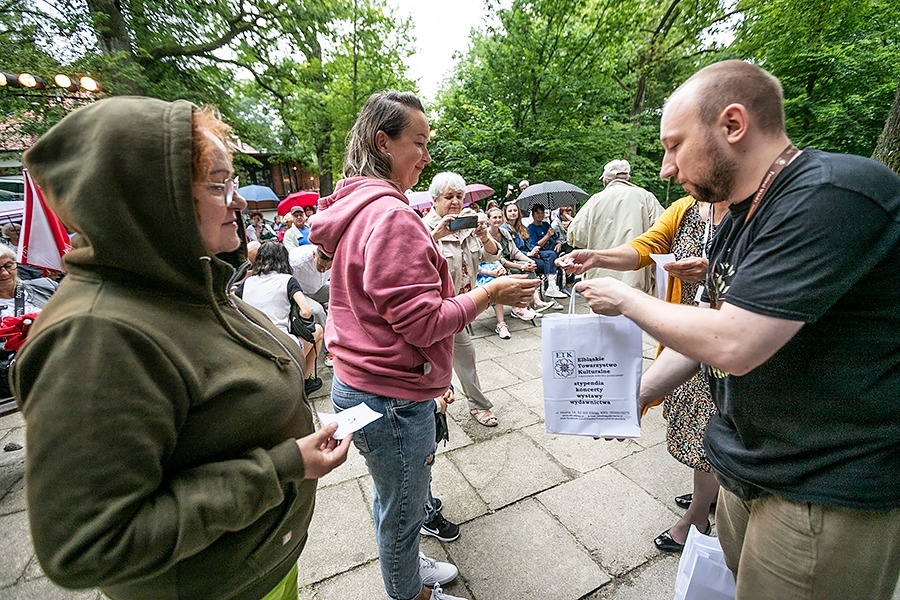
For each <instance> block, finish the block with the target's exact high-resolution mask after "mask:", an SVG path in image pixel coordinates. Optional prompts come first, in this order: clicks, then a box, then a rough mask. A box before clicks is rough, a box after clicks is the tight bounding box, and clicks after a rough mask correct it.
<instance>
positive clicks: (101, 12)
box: [87, 0, 131, 54]
mask: <svg viewBox="0 0 900 600" xmlns="http://www.w3.org/2000/svg"><path fill="white" fill-rule="evenodd" d="M87 5H88V10H90V11H91V18H92V19H93V21H94V33H95V34H96V36H97V45H98V46H99V48H100V51H101V52H102V53H103V54H115V53H117V52H127V53H128V54H131V36H130V35H129V34H128V26H127V25H126V24H125V16H124V15H123V14H122V10H121V7H120V6H119V3H118V2H117V1H116V0H87Z"/></svg>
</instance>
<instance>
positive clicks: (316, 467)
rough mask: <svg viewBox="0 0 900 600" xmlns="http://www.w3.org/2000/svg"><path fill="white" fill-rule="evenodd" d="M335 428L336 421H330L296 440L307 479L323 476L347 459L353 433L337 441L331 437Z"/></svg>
mask: <svg viewBox="0 0 900 600" xmlns="http://www.w3.org/2000/svg"><path fill="white" fill-rule="evenodd" d="M337 428H338V426H337V423H330V424H328V425H326V426H325V427H323V428H322V429H319V430H318V431H316V432H314V433H311V434H309V435H307V436H305V437H302V438H300V439H299V440H297V447H298V448H299V449H300V455H301V456H302V457H303V469H304V473H305V474H306V478H307V479H318V478H320V477H324V476H325V475H327V474H329V473H331V471H333V470H334V469H336V468H337V467H339V466H341V465H342V464H344V461H345V460H347V451H348V450H350V442H351V440H352V439H353V434H352V433H351V434H350V435H348V436H347V437H345V438H344V439H343V440H340V441H338V440H336V439H334V438H333V437H331V436H333V435H334V432H335V431H337Z"/></svg>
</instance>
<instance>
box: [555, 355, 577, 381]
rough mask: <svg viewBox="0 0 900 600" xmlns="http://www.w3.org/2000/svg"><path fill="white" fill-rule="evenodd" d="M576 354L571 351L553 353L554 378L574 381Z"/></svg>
mask: <svg viewBox="0 0 900 600" xmlns="http://www.w3.org/2000/svg"><path fill="white" fill-rule="evenodd" d="M575 373H576V371H575V353H574V352H572V351H571V350H559V351H555V352H554V353H553V377H554V378H555V379H572V378H573V377H575Z"/></svg>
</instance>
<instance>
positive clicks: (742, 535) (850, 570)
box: [716, 489, 900, 600]
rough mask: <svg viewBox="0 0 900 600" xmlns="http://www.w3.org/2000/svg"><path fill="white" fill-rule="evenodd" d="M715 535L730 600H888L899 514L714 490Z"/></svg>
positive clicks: (899, 558)
mask: <svg viewBox="0 0 900 600" xmlns="http://www.w3.org/2000/svg"><path fill="white" fill-rule="evenodd" d="M716 531H717V533H718V536H719V541H720V542H721V543H722V550H723V551H724V553H725V560H726V562H727V564H728V567H729V568H730V569H731V571H732V572H733V573H734V574H735V580H736V583H737V594H736V596H735V600H851V599H852V600H890V599H891V596H892V594H893V592H894V588H895V586H896V585H897V577H898V574H900V509H895V510H888V511H875V510H855V509H851V508H844V507H839V506H828V505H823V504H810V503H808V502H794V501H791V500H786V499H784V498H781V497H779V496H771V495H768V496H763V497H762V498H758V499H756V500H750V501H744V500H741V499H740V498H739V497H737V496H735V495H734V494H732V493H731V492H729V491H727V490H725V489H720V490H719V500H718V506H717V508H716Z"/></svg>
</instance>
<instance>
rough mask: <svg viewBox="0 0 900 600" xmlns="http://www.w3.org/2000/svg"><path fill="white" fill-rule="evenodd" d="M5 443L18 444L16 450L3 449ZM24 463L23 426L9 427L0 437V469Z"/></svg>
mask: <svg viewBox="0 0 900 600" xmlns="http://www.w3.org/2000/svg"><path fill="white" fill-rule="evenodd" d="M7 444H18V445H19V446H20V448H19V449H18V450H9V451H7V450H4V448H5V447H6V445H7ZM24 464H25V428H24V427H11V428H9V429H7V430H5V431H3V432H2V437H0V469H3V468H5V467H8V466H16V465H24Z"/></svg>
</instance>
